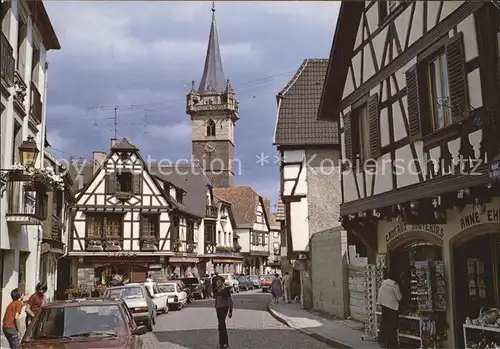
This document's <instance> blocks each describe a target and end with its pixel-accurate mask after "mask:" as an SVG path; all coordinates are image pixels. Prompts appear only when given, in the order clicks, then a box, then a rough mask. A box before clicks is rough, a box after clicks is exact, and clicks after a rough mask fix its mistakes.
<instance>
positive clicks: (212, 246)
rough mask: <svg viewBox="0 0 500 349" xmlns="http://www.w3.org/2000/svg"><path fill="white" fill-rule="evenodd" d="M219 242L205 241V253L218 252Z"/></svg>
mask: <svg viewBox="0 0 500 349" xmlns="http://www.w3.org/2000/svg"><path fill="white" fill-rule="evenodd" d="M216 249H217V244H216V243H215V242H206V243H205V254H214V253H216Z"/></svg>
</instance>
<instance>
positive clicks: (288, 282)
mask: <svg viewBox="0 0 500 349" xmlns="http://www.w3.org/2000/svg"><path fill="white" fill-rule="evenodd" d="M291 283H292V278H291V277H290V274H289V273H288V272H286V273H285V276H283V295H284V297H285V303H290V298H291V297H290V285H291Z"/></svg>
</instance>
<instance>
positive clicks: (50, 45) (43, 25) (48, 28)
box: [26, 0, 61, 51]
mask: <svg viewBox="0 0 500 349" xmlns="http://www.w3.org/2000/svg"><path fill="white" fill-rule="evenodd" d="M26 3H27V5H28V8H29V9H30V11H31V16H32V18H33V21H34V22H35V26H36V27H37V29H38V31H39V32H40V34H41V35H42V42H43V46H44V47H45V50H47V51H49V50H60V49H61V44H60V43H59V39H58V38H57V35H56V32H55V30H54V27H53V26H52V23H51V22H50V18H49V15H48V13H47V10H46V9H45V5H44V4H43V1H42V0H30V1H26Z"/></svg>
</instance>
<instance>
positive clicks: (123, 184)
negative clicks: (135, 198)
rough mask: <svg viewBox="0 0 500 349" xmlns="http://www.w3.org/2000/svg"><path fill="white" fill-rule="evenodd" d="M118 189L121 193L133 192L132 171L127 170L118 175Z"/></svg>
mask: <svg viewBox="0 0 500 349" xmlns="http://www.w3.org/2000/svg"><path fill="white" fill-rule="evenodd" d="M116 191H117V192H120V193H130V192H132V173H130V172H125V173H120V174H118V175H117V176H116Z"/></svg>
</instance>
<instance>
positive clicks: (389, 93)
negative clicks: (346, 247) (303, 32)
mask: <svg viewBox="0 0 500 349" xmlns="http://www.w3.org/2000/svg"><path fill="white" fill-rule="evenodd" d="M496 3H497V4H496V5H498V2H496ZM499 24H500V15H499V10H498V6H495V2H494V1H492V2H481V3H474V2H467V1H436V2H411V3H408V2H403V1H401V2H399V1H394V2H393V1H390V2H376V1H366V2H356V3H354V2H353V3H350V2H343V3H342V6H341V10H340V16H339V20H338V22H337V28H336V31H335V38H334V42H333V46H332V51H331V56H330V63H329V65H330V66H329V72H330V73H329V74H328V76H327V78H326V81H325V85H324V92H323V97H322V101H321V106H320V110H319V117H320V118H321V119H324V120H334V121H335V122H340V128H341V140H342V157H343V159H344V160H345V161H346V162H345V171H343V174H342V193H343V202H342V205H341V208H340V215H341V217H342V224H343V226H344V227H345V229H346V230H347V231H349V233H350V234H354V235H357V236H358V238H359V239H360V240H361V241H363V242H364V244H365V245H366V246H367V256H368V260H369V262H370V263H372V264H374V263H380V264H381V265H383V266H386V267H387V268H388V269H389V270H391V269H392V270H395V271H397V272H398V274H399V275H401V277H402V279H403V285H407V286H405V287H403V293H404V295H405V296H406V297H405V298H403V304H402V312H403V315H404V314H405V312H406V313H408V312H409V313H410V314H413V312H416V311H418V313H417V314H420V315H417V318H416V321H421V317H425V316H432V318H433V319H435V321H436V323H437V332H436V335H434V336H431V338H435V337H436V336H437V337H439V338H438V341H439V342H441V343H440V344H438V345H444V346H445V347H453V348H456V347H465V346H467V347H473V346H474V343H478V342H479V341H480V340H481V335H480V333H478V332H477V331H476V332H475V333H474V330H470V329H468V328H467V326H469V325H470V324H467V323H466V319H467V318H470V319H476V318H477V317H478V316H479V313H480V310H481V308H482V307H493V308H498V307H499V306H500V295H499V286H498V285H499V284H500V282H499V274H498V270H500V269H499V265H500V261H499V259H500V257H499V256H500V252H499V251H500V250H499V245H500V237H499V233H500V221H499V206H498V205H499V201H498V200H499V198H498V197H499V195H500V186H499V183H498V178H499V175H498V169H499V167H500V166H499V163H498V160H499V159H500V156H499V149H500V144H499V143H500V138H499V137H498V131H499V129H498V125H499V124H500V103H499V99H498V96H499V95H500V85H499V82H500V79H499V78H498V77H499V76H500V75H499V72H500V71H499V70H500V65H499V62H500V58H499V57H500V33H499V31H500V26H499ZM426 275H430V276H429V279H425V278H424V276H426ZM424 279H425V280H424ZM420 284H428V285H431V288H430V289H425V290H424V292H423V293H421V296H420V297H419V298H418V299H417V300H415V299H413V298H412V297H411V296H410V295H411V294H412V292H417V291H418V290H416V289H415V287H417V288H418V285H420ZM411 285H416V286H411ZM401 321H403V320H401ZM464 326H465V327H466V329H465V331H466V333H467V334H468V340H467V342H468V343H464V336H463V327H464ZM479 329H481V328H479ZM482 329H483V330H486V332H485V333H488V332H487V331H488V330H487V329H485V328H482ZM471 331H472V332H471ZM411 336H413V337H418V338H419V337H420V335H419V334H418V333H417V334H416V336H415V333H413V334H410V336H409V335H408V334H404V333H403V334H400V338H407V339H408V338H409V340H410V341H412V340H413V339H411V338H412V337H411Z"/></svg>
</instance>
